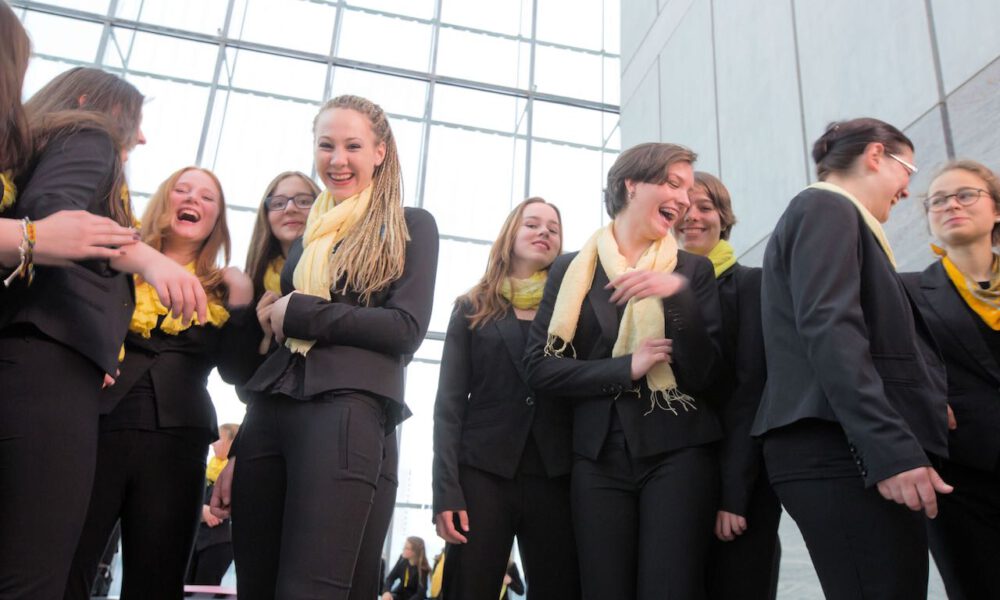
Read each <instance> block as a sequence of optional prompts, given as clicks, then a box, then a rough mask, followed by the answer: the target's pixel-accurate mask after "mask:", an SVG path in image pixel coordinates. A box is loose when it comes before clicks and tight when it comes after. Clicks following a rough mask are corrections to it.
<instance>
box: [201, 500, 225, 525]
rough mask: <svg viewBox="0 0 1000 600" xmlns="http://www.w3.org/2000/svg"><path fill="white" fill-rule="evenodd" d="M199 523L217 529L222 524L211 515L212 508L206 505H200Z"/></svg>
mask: <svg viewBox="0 0 1000 600" xmlns="http://www.w3.org/2000/svg"><path fill="white" fill-rule="evenodd" d="M201 522H202V523H204V524H205V525H208V526H209V527H218V526H219V525H220V524H222V519H220V518H219V517H217V516H215V515H213V514H212V507H211V506H209V505H207V504H202V505H201Z"/></svg>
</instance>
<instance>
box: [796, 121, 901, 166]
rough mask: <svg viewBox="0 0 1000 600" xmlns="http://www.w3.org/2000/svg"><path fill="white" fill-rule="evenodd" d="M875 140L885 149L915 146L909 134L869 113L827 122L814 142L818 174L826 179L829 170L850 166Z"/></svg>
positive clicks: (893, 150)
mask: <svg viewBox="0 0 1000 600" xmlns="http://www.w3.org/2000/svg"><path fill="white" fill-rule="evenodd" d="M872 143H880V144H882V145H883V146H885V151H886V152H892V153H896V152H901V151H902V150H903V147H904V146H905V147H907V148H909V149H910V150H913V142H911V141H910V138H908V137H906V136H905V135H904V134H903V132H902V131H900V130H898V129H896V128H895V127H893V126H892V125H890V124H888V123H886V122H884V121H879V120H878V119H872V118H867V117H863V118H859V119H851V120H849V121H835V122H833V123H830V124H829V125H827V127H826V132H825V133H823V135H821V136H819V139H818V140H816V143H814V144H813V150H812V157H813V160H814V161H815V162H816V177H818V178H819V180H820V181H824V180H826V177H827V175H829V174H830V173H834V172H844V171H848V170H850V168H851V167H852V166H853V165H854V161H855V159H856V158H857V157H859V156H861V155H862V154H864V151H865V148H867V147H868V144H872Z"/></svg>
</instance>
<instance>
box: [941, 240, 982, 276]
mask: <svg viewBox="0 0 1000 600" xmlns="http://www.w3.org/2000/svg"><path fill="white" fill-rule="evenodd" d="M946 250H948V258H950V259H951V262H953V263H955V266H956V267H958V270H959V271H961V272H962V273H964V274H965V275H966V276H967V277H971V278H972V279H974V280H975V281H989V280H990V279H991V278H992V276H993V246H992V242H991V240H990V237H989V236H984V237H982V238H979V239H977V240H975V241H973V242H970V243H968V244H962V245H960V246H948V247H946Z"/></svg>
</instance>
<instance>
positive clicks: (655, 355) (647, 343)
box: [632, 338, 673, 381]
mask: <svg viewBox="0 0 1000 600" xmlns="http://www.w3.org/2000/svg"><path fill="white" fill-rule="evenodd" d="M672 351H673V341H671V340H668V339H666V338H658V339H657V338H650V339H648V340H643V342H642V343H641V344H640V345H639V349H638V350H636V351H635V352H633V353H632V380H633V381H635V380H638V379H640V378H642V377H645V376H646V373H649V371H650V370H651V369H652V368H653V367H654V366H656V365H657V364H658V363H663V362H665V363H669V362H670V361H671V352H672Z"/></svg>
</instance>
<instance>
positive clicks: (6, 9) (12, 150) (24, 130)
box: [0, 0, 31, 172]
mask: <svg viewBox="0 0 1000 600" xmlns="http://www.w3.org/2000/svg"><path fill="white" fill-rule="evenodd" d="M0 40H3V42H2V43H3V44H4V48H3V51H2V52H0V111H2V112H0V114H2V115H3V117H2V118H0V172H3V171H14V172H17V171H18V170H19V169H20V168H21V167H22V166H24V163H26V162H27V161H28V157H29V155H30V154H31V134H30V133H29V132H30V130H29V128H28V117H27V116H26V114H25V112H24V106H22V104H21V88H22V87H24V74H25V73H26V72H27V70H28V59H29V58H31V40H30V39H29V38H28V33H27V32H26V31H25V30H24V26H22V25H21V21H19V20H18V18H17V15H15V14H14V10H13V9H12V8H11V7H10V6H8V5H7V3H6V2H4V1H3V0H0Z"/></svg>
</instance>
